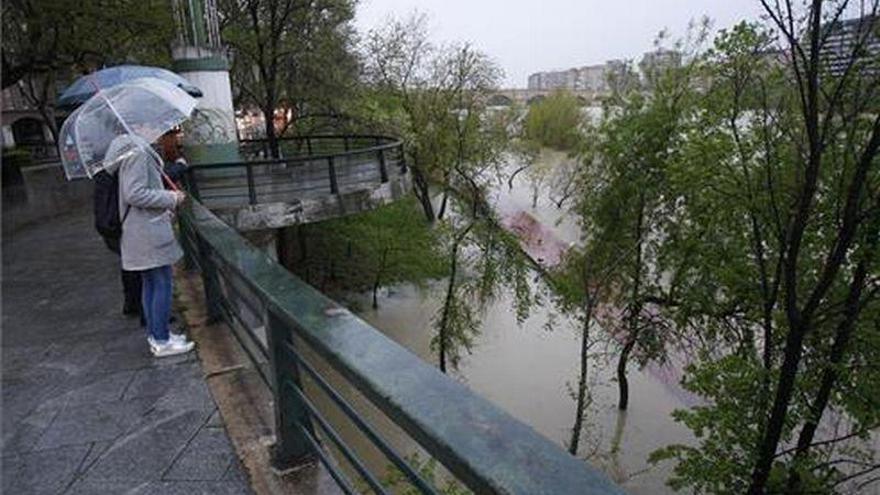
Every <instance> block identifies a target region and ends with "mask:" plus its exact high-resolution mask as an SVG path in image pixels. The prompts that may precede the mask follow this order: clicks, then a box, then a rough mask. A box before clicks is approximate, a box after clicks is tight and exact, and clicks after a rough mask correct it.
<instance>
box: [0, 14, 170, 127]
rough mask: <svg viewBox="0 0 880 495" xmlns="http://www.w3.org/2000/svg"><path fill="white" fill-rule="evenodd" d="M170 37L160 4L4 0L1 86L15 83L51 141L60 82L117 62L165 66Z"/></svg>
mask: <svg viewBox="0 0 880 495" xmlns="http://www.w3.org/2000/svg"><path fill="white" fill-rule="evenodd" d="M173 36H174V22H173V19H172V15H171V6H170V5H169V4H168V2H166V1H134V0H119V1H114V2H78V1H73V0H49V1H39V2H36V1H31V0H10V1H8V2H4V4H3V48H2V61H3V67H2V72H0V74H2V81H3V88H7V87H9V86H11V85H13V84H18V85H19V87H20V88H21V90H22V94H24V96H25V98H27V100H28V101H29V103H30V104H32V105H33V106H34V107H35V108H36V109H37V110H38V111H39V112H40V115H41V116H42V118H43V120H44V122H45V123H46V126H47V127H48V128H49V129H50V131H51V132H52V135H53V137H55V138H57V135H58V127H57V124H56V120H55V97H56V94H57V92H58V90H59V89H62V88H60V87H59V85H60V84H61V83H63V82H69V80H70V79H72V78H73V77H75V76H77V75H80V74H86V73H88V72H91V71H94V70H96V69H99V68H101V67H103V66H105V65H112V64H118V63H121V62H136V63H140V64H147V65H167V64H168V62H170V55H171V53H170V52H171V41H172V39H173ZM59 78H61V79H59Z"/></svg>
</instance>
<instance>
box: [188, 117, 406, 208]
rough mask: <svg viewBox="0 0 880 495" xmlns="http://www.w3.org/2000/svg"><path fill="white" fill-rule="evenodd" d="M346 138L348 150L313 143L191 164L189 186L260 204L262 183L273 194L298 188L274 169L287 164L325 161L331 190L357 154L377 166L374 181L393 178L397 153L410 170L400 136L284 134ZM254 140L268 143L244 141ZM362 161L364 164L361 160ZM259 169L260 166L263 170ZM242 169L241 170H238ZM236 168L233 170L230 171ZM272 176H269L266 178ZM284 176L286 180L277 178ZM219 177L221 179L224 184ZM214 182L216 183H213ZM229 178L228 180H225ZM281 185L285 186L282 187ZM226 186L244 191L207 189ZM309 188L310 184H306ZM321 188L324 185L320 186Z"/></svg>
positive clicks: (336, 191)
mask: <svg viewBox="0 0 880 495" xmlns="http://www.w3.org/2000/svg"><path fill="white" fill-rule="evenodd" d="M320 140H325V141H342V142H344V143H345V150H344V151H343V150H337V151H334V152H326V153H324V152H322V153H312V151H314V150H313V147H312V146H311V144H309V146H308V153H306V154H297V155H295V156H291V157H282V158H270V159H259V160H246V161H240V162H224V163H207V164H198V165H193V166H190V167H189V168H188V170H187V181H186V182H187V188H188V189H189V191H190V192H191V193H192V194H193V195H194V196H195V197H196V198H198V199H203V200H210V199H233V200H234V199H235V198H240V199H242V200H244V199H245V198H246V200H247V204H249V205H256V204H259V203H260V202H261V198H260V193H259V191H258V189H259V188H260V187H270V188H273V190H272V191H271V192H270V196H271V195H275V196H277V195H278V194H279V193H292V192H295V191H288V190H283V188H284V187H285V186H284V184H285V182H284V179H283V176H278V175H277V174H278V173H279V172H273V167H276V166H282V165H283V166H284V170H285V171H289V170H295V169H297V167H303V166H305V165H311V164H315V163H321V162H324V164H325V166H326V172H325V174H326V175H325V179H326V184H324V185H323V186H322V187H327V186H329V192H330V194H339V193H340V184H341V181H340V175H344V174H345V173H346V171H347V170H348V169H347V168H346V166H345V164H346V163H347V160H349V159H352V158H355V157H360V156H363V157H367V158H368V159H369V162H371V163H373V164H374V166H375V171H376V173H377V176H378V179H377V180H373V181H370V182H369V183H370V184H384V183H387V182H389V180H390V177H389V173H388V163H389V162H393V161H394V159H395V157H396V161H397V163H398V165H399V166H400V173H401V174H405V173H406V165H405V162H404V153H403V144H402V142H401V141H400V140H399V139H396V138H392V137H388V136H380V135H372V134H369V135H351V136H329V135H318V136H302V137H297V138H283V139H282V140H281V141H282V142H290V141H304V142H307V143H312V142H313V141H320ZM364 141H368V142H370V143H371V145H370V146H365V147H355V148H352V147H351V145H352V144H359V143H363V142H364ZM252 143H261V144H264V145H267V144H268V143H267V142H266V141H263V140H260V141H257V140H250V141H244V142H243V145H248V144H252ZM358 165H362V164H358ZM261 169H262V171H261V172H260V173H257V172H256V170H261ZM235 170H238V171H239V172H234V171H235ZM230 171H233V172H230ZM273 177H275V178H276V179H273ZM267 178H268V180H266V179H267ZM278 178H281V179H282V180H281V181H279V180H277V179H278ZM202 181H208V184H206V185H203V184H200V182H202ZM217 181H221V183H220V184H218V183H217ZM212 182H213V184H212ZM223 182H225V183H223ZM279 188H281V189H279ZM208 189H210V190H213V191H218V190H226V191H230V190H231V191H236V190H240V191H241V192H240V193H238V194H236V193H234V192H233V193H231V194H214V195H209V194H205V195H204V196H202V194H203V193H205V192H207V190H208ZM305 189H308V188H305ZM319 189H320V188H319Z"/></svg>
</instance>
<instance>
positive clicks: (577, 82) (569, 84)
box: [528, 61, 615, 93]
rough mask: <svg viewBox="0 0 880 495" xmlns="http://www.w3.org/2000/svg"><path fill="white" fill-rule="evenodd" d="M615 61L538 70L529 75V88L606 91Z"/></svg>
mask: <svg viewBox="0 0 880 495" xmlns="http://www.w3.org/2000/svg"><path fill="white" fill-rule="evenodd" d="M613 62H615V61H609V62H608V63H606V64H600V65H588V66H584V67H579V68H572V69H567V70H560V71H549V72H536V73H534V74H532V75H530V76H529V82H528V89H535V90H545V91H552V90H556V89H565V90H570V91H575V90H577V91H580V90H583V91H595V92H600V93H601V92H606V91H608V81H607V78H608V70H609V65H610V64H612V63H613Z"/></svg>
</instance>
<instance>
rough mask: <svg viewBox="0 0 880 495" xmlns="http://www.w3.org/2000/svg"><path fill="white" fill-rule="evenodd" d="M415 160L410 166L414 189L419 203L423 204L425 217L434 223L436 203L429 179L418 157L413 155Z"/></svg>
mask: <svg viewBox="0 0 880 495" xmlns="http://www.w3.org/2000/svg"><path fill="white" fill-rule="evenodd" d="M413 162H414V163H413V165H411V166H410V167H409V169H410V170H411V171H412V175H413V189H414V190H415V193H416V198H418V200H419V203H421V205H422V210H424V212H425V218H426V219H427V220H428V222H430V223H433V222H434V220H435V219H436V217H435V216H434V205H432V204H431V192H430V190H429V187H428V186H429V185H428V179H427V178H426V177H425V174H423V173H422V169H421V168H420V167H419V166H418V157H413Z"/></svg>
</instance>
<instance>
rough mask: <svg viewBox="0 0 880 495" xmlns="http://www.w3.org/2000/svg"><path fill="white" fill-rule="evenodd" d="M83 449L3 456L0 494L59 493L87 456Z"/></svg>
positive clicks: (85, 449) (83, 447)
mask: <svg viewBox="0 0 880 495" xmlns="http://www.w3.org/2000/svg"><path fill="white" fill-rule="evenodd" d="M88 450H89V449H88V447H87V446H81V447H65V448H61V449H50V450H41V451H37V452H30V453H27V454H21V455H15V454H13V455H9V456H4V457H3V460H2V463H3V467H2V472H3V476H2V486H3V490H2V492H3V493H9V494H43V493H46V494H49V493H61V491H62V490H63V489H64V487H66V486H67V484H68V483H70V482H71V481H72V480H73V479H74V475H75V474H76V471H77V468H78V467H79V466H80V464H81V463H82V460H83V459H84V458H85V455H86V453H87V452H88Z"/></svg>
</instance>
